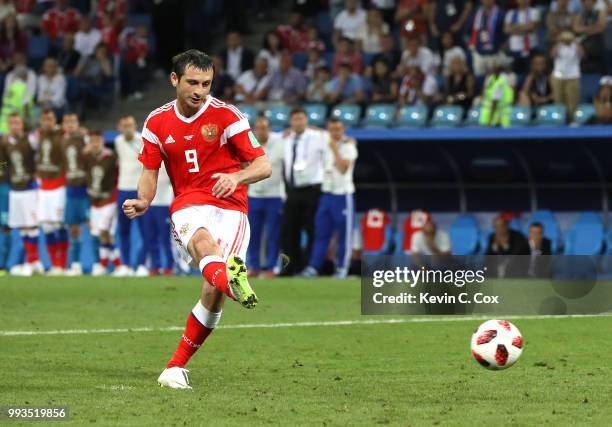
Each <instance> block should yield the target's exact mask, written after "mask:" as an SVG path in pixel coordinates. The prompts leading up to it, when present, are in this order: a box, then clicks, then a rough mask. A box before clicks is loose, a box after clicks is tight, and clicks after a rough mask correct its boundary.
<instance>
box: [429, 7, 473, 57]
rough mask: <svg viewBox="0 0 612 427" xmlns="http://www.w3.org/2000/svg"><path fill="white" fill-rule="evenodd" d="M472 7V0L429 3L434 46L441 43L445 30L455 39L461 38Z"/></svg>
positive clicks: (437, 46)
mask: <svg viewBox="0 0 612 427" xmlns="http://www.w3.org/2000/svg"><path fill="white" fill-rule="evenodd" d="M472 7H473V5H472V1H471V0H434V1H431V2H430V3H429V13H428V21H429V31H430V32H431V35H432V36H433V38H434V40H433V41H434V43H433V46H434V47H436V48H439V46H440V45H441V41H442V40H441V37H442V35H443V34H444V33H443V31H444V32H449V33H450V34H451V37H452V38H453V40H454V41H456V40H458V39H459V35H460V34H461V31H462V30H463V26H464V25H465V22H466V21H467V19H468V18H469V16H470V13H471V11H472Z"/></svg>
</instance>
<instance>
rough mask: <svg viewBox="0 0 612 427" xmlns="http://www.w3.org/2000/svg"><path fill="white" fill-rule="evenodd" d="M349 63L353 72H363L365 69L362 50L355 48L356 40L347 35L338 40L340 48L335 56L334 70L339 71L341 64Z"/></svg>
mask: <svg viewBox="0 0 612 427" xmlns="http://www.w3.org/2000/svg"><path fill="white" fill-rule="evenodd" d="M344 63H348V64H350V66H351V70H352V71H353V73H356V74H361V70H362V69H363V57H362V56H361V52H360V51H359V50H358V49H356V48H355V42H354V41H353V40H351V39H349V38H347V37H342V38H340V40H339V41H338V50H337V51H336V55H335V56H334V66H333V69H332V72H333V73H334V75H335V74H336V73H338V70H339V68H340V64H344Z"/></svg>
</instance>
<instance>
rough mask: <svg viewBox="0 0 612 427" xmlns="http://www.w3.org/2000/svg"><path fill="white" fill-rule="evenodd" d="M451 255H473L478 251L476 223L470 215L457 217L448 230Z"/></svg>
mask: <svg viewBox="0 0 612 427" xmlns="http://www.w3.org/2000/svg"><path fill="white" fill-rule="evenodd" d="M448 234H449V236H450V240H451V248H452V253H453V255H459V256H461V255H473V254H475V253H476V251H477V250H478V223H477V222H476V218H475V217H474V215H472V214H460V215H458V216H457V217H456V218H455V220H454V221H453V223H452V224H451V226H450V229H449V230H448Z"/></svg>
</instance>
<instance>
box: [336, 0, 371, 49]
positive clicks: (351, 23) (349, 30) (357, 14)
mask: <svg viewBox="0 0 612 427" xmlns="http://www.w3.org/2000/svg"><path fill="white" fill-rule="evenodd" d="M358 6H359V5H358V1H357V0H346V1H345V3H344V10H343V11H342V12H340V13H339V14H338V16H336V19H334V40H335V41H336V42H337V41H338V40H340V38H341V37H347V38H349V39H351V40H356V39H358V38H359V36H360V35H362V34H363V33H364V32H365V26H366V12H365V11H364V10H363V9H361V8H360V7H358Z"/></svg>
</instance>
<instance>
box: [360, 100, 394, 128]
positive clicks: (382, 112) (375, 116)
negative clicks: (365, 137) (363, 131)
mask: <svg viewBox="0 0 612 427" xmlns="http://www.w3.org/2000/svg"><path fill="white" fill-rule="evenodd" d="M394 117H395V106H394V105H393V104H372V105H370V106H368V109H367V110H366V116H365V120H364V125H365V127H367V128H386V127H389V126H391V124H392V123H393V118H394Z"/></svg>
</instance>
